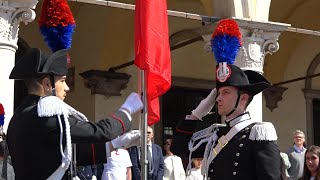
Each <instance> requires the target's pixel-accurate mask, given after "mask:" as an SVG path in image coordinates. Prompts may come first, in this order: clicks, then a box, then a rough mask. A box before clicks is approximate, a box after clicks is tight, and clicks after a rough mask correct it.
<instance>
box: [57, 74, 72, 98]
mask: <svg viewBox="0 0 320 180" xmlns="http://www.w3.org/2000/svg"><path fill="white" fill-rule="evenodd" d="M66 78H67V77H66V76H55V77H54V80H55V90H56V96H57V97H58V98H60V99H61V100H64V99H65V98H66V96H67V92H68V91H69V90H70V89H69V86H68V85H67V83H66Z"/></svg>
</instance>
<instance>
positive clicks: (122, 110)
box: [119, 108, 132, 121]
mask: <svg viewBox="0 0 320 180" xmlns="http://www.w3.org/2000/svg"><path fill="white" fill-rule="evenodd" d="M119 111H121V112H123V113H124V114H126V116H127V117H128V119H129V121H132V118H131V115H130V114H129V113H128V112H127V111H126V110H124V109H122V108H120V109H119Z"/></svg>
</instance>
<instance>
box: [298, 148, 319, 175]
mask: <svg viewBox="0 0 320 180" xmlns="http://www.w3.org/2000/svg"><path fill="white" fill-rule="evenodd" d="M319 158H320V147H319V146H315V145H312V146H310V147H309V148H308V149H307V150H306V153H305V161H304V167H303V175H302V177H301V178H300V180H320V167H319Z"/></svg>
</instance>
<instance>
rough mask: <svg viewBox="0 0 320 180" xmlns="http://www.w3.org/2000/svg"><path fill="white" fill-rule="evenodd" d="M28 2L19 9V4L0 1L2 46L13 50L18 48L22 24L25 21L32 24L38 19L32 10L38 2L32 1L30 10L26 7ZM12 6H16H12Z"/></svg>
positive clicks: (0, 42)
mask: <svg viewBox="0 0 320 180" xmlns="http://www.w3.org/2000/svg"><path fill="white" fill-rule="evenodd" d="M26 2H28V1H27V0H26V1H24V2H23V3H22V4H21V5H23V6H22V7H18V5H19V2H15V1H12V2H11V1H9V2H8V1H2V0H0V46H2V47H7V48H13V50H16V49H17V48H18V46H17V41H18V31H19V24H20V22H21V21H23V22H24V23H25V24H27V23H29V22H32V21H33V20H34V19H35V17H36V13H35V12H34V10H33V9H31V8H34V7H35V5H36V4H37V1H32V3H31V4H32V5H30V6H31V7H30V8H28V7H26V6H25V3H26ZM11 4H13V5H14V6H10V5H11Z"/></svg>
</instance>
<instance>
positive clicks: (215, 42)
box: [211, 19, 271, 96]
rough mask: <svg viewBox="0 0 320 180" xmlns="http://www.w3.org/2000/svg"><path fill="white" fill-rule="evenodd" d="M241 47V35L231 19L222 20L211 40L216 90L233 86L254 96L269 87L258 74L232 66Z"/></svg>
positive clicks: (264, 79) (267, 82)
mask: <svg viewBox="0 0 320 180" xmlns="http://www.w3.org/2000/svg"><path fill="white" fill-rule="evenodd" d="M241 46H242V35H241V33H240V29H239V27H238V24H237V22H236V21H235V20H233V19H224V20H221V21H220V22H219V24H218V25H217V27H216V29H215V31H214V33H213V35H212V39H211V47H212V51H213V53H214V56H215V59H216V61H217V66H216V83H217V84H216V88H217V89H219V88H221V87H224V86H233V87H236V88H238V89H239V90H241V91H246V92H247V93H248V94H250V95H252V96H254V95H256V94H258V93H260V92H262V91H263V90H265V89H267V88H268V87H270V86H271V84H270V82H269V81H268V80H267V79H266V78H264V77H263V76H262V75H261V74H260V73H258V72H255V71H251V70H245V71H243V70H241V69H240V68H239V67H238V66H236V65H233V64H234V62H235V60H236V57H237V55H238V51H239V49H240V47H241Z"/></svg>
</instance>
